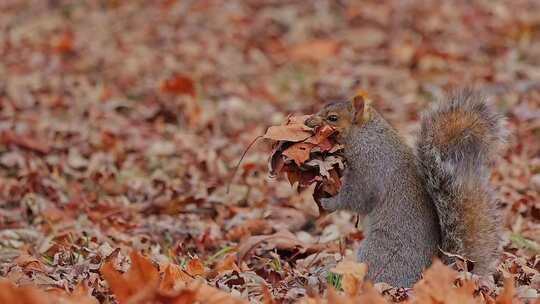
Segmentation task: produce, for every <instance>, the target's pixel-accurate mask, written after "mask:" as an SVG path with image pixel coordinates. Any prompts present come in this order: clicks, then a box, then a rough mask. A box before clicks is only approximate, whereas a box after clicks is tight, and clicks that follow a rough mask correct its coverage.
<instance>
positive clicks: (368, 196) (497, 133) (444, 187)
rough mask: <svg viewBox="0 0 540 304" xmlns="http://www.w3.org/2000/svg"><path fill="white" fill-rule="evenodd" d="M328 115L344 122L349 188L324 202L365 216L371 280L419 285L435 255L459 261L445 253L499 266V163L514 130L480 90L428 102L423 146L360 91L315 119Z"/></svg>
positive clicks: (483, 267) (363, 248) (485, 267)
mask: <svg viewBox="0 0 540 304" xmlns="http://www.w3.org/2000/svg"><path fill="white" fill-rule="evenodd" d="M323 123H326V124H330V125H332V126H334V127H335V128H336V129H337V130H338V132H339V133H338V134H339V135H338V141H339V142H340V143H342V144H344V146H345V149H344V154H345V159H346V161H347V168H346V169H345V172H344V174H343V185H342V188H341V189H340V192H339V193H338V194H337V195H336V196H334V197H331V198H325V199H322V200H321V203H322V206H323V208H324V209H326V210H328V211H335V210H339V209H345V210H349V211H353V212H358V213H359V214H361V215H363V216H364V222H363V227H364V229H365V231H364V240H363V241H362V243H361V245H360V249H359V251H358V260H359V261H360V262H365V263H366V264H367V265H368V279H370V280H372V281H374V282H386V283H389V284H391V285H393V286H398V287H411V286H412V285H413V284H414V283H415V282H416V281H417V280H419V279H420V278H421V273H422V271H423V270H424V269H425V268H427V267H429V265H430V264H431V261H432V258H433V257H434V256H438V257H439V258H441V259H442V260H443V262H445V263H447V264H449V263H451V262H452V258H450V257H449V256H448V255H446V254H443V253H442V252H445V253H450V254H458V255H460V256H463V257H465V258H467V259H469V260H472V261H474V262H475V263H474V268H473V272H474V273H476V274H478V275H487V274H490V273H491V272H493V271H494V269H495V267H496V265H497V262H498V258H499V256H500V253H501V250H502V246H501V243H502V242H501V215H500V212H499V210H498V208H497V204H496V202H495V199H494V197H493V195H492V193H491V188H490V186H489V177H490V173H491V170H490V165H491V163H492V161H493V160H494V158H495V157H496V156H497V154H498V153H499V151H500V147H501V145H502V143H504V141H505V137H506V132H505V130H504V126H503V125H504V118H503V117H502V116H500V115H498V114H497V113H496V112H494V111H493V110H492V109H491V108H490V107H489V106H488V105H487V104H486V102H485V99H484V98H483V97H482V96H481V95H479V94H478V93H476V92H474V91H473V90H470V89H464V90H461V91H458V92H456V93H454V94H453V95H451V96H449V97H448V98H447V100H445V101H442V102H438V103H436V104H434V106H432V107H431V109H429V110H427V111H426V112H425V113H424V114H423V116H422V119H421V129H420V134H419V137H418V139H417V144H416V153H415V152H414V150H413V148H412V147H410V146H409V145H407V144H406V143H405V142H404V140H403V139H402V138H401V137H400V136H399V135H398V134H397V132H396V131H395V130H394V129H393V128H392V127H391V126H390V125H389V124H388V123H387V122H386V121H385V120H384V118H383V117H382V116H381V115H380V114H379V113H378V112H377V111H375V109H374V108H373V107H372V106H371V105H370V104H368V103H367V102H366V100H365V99H364V98H363V97H361V96H358V97H355V98H353V99H352V100H351V101H341V102H333V103H330V104H327V105H326V106H325V107H324V108H323V109H322V110H320V111H319V112H318V113H316V114H314V115H312V116H311V117H310V118H308V119H307V120H306V125H308V126H310V127H317V126H319V125H321V124H323Z"/></svg>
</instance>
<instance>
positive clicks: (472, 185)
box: [417, 90, 506, 275]
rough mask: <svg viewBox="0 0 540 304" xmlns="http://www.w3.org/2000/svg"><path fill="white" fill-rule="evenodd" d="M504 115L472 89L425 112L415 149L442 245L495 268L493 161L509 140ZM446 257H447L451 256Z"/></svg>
mask: <svg viewBox="0 0 540 304" xmlns="http://www.w3.org/2000/svg"><path fill="white" fill-rule="evenodd" d="M503 125H504V118H503V117H501V116H500V115H498V114H497V113H496V112H494V111H493V110H492V109H491V108H490V107H489V106H488V105H487V103H486V101H485V99H484V98H483V97H482V96H480V95H479V94H477V93H475V92H473V91H472V90H463V91H460V92H458V93H456V94H454V95H452V96H450V97H449V98H448V99H447V100H446V101H445V102H439V103H437V104H436V105H435V106H433V107H432V108H431V109H430V110H428V111H427V112H426V113H425V114H424V116H423V117H422V125H421V131H420V136H419V140H418V143H417V153H418V157H419V159H420V166H421V168H420V171H421V172H422V173H423V174H424V178H425V180H426V188H427V190H428V192H429V193H430V195H431V197H432V199H433V202H434V204H435V207H436V209H437V213H438V216H439V221H440V225H441V236H442V241H441V249H442V250H443V251H445V252H448V253H453V254H459V255H462V256H464V257H466V258H468V259H470V260H472V261H474V262H475V266H474V269H473V272H475V273H477V274H480V275H484V274H488V273H489V272H491V271H492V270H493V268H494V266H495V265H496V263H497V260H498V258H499V255H500V251H501V232H500V227H501V219H500V212H499V210H498V208H497V204H496V201H495V199H494V197H493V195H492V193H491V188H490V186H489V177H490V174H491V169H490V166H491V164H492V162H493V160H494V158H495V156H496V155H497V154H498V152H499V150H500V147H501V144H502V143H503V142H504V141H505V137H506V132H505V130H504V126H503ZM443 259H445V260H447V262H448V261H449V258H447V257H444V255H443Z"/></svg>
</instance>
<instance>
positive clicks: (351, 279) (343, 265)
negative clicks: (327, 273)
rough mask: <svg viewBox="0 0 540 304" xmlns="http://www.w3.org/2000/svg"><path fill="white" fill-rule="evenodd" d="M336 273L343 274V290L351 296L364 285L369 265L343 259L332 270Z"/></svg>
mask: <svg viewBox="0 0 540 304" xmlns="http://www.w3.org/2000/svg"><path fill="white" fill-rule="evenodd" d="M331 271H332V272H334V273H337V274H341V275H343V279H342V281H341V286H342V288H343V291H345V293H347V294H348V295H350V296H353V295H356V294H357V293H358V291H359V289H360V288H361V287H362V283H363V281H364V277H365V276H366V273H367V265H366V264H364V263H358V262H355V261H351V260H343V261H341V262H340V263H338V264H337V265H336V267H334V268H332V270H331Z"/></svg>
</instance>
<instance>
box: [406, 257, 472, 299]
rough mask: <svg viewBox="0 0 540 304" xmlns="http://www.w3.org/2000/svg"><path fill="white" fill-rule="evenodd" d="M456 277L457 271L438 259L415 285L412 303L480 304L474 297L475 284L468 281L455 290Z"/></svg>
mask: <svg viewBox="0 0 540 304" xmlns="http://www.w3.org/2000/svg"><path fill="white" fill-rule="evenodd" d="M456 277H457V271H455V270H453V269H451V268H450V267H448V266H446V265H444V264H443V263H442V262H441V261H439V260H438V259H436V260H434V261H433V264H432V265H431V267H430V268H429V269H428V270H426V271H425V272H424V277H423V278H422V280H420V281H419V282H418V283H416V284H415V285H414V287H413V289H414V294H415V296H414V298H413V299H412V301H411V303H419V304H420V303H447V304H461V303H463V304H467V303H480V302H481V301H480V299H479V298H474V297H473V296H472V295H473V293H474V290H475V286H474V283H472V282H470V281H466V282H465V283H464V284H463V285H462V286H460V287H457V288H455V287H454V281H455V279H456Z"/></svg>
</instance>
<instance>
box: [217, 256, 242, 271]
mask: <svg viewBox="0 0 540 304" xmlns="http://www.w3.org/2000/svg"><path fill="white" fill-rule="evenodd" d="M231 270H235V271H238V272H240V268H238V265H236V254H235V253H229V254H227V255H225V257H223V259H222V260H221V261H220V262H219V263H218V265H217V266H216V271H217V272H218V273H223V272H226V271H231Z"/></svg>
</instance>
